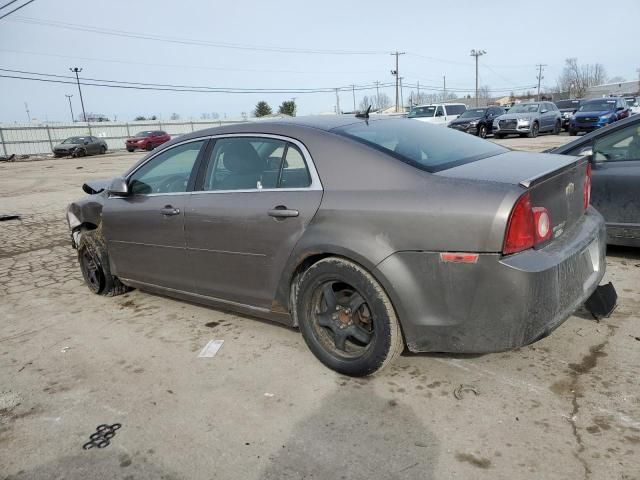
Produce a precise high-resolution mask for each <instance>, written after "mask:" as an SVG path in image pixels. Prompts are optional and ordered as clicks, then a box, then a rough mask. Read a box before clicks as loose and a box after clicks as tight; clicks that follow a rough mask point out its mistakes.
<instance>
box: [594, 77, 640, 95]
mask: <svg viewBox="0 0 640 480" xmlns="http://www.w3.org/2000/svg"><path fill="white" fill-rule="evenodd" d="M638 93H640V82H638V81H637V80H634V81H631V82H618V83H604V84H602V85H595V86H593V87H589V88H588V89H587V93H586V95H585V97H608V96H609V95H623V96H624V95H637V94H638Z"/></svg>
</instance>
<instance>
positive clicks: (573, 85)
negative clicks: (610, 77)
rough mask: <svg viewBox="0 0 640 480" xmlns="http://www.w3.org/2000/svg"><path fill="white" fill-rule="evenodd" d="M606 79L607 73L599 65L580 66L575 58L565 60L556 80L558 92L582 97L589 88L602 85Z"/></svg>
mask: <svg viewBox="0 0 640 480" xmlns="http://www.w3.org/2000/svg"><path fill="white" fill-rule="evenodd" d="M606 78H607V72H606V71H605V69H604V66H603V65H602V64H601V63H594V64H585V65H580V64H579V63H578V59H577V58H567V59H566V60H565V65H564V69H563V70H562V74H561V75H560V77H559V78H558V80H557V83H558V90H560V91H562V92H570V93H571V95H572V96H575V97H583V96H584V95H585V94H586V93H587V89H588V88H589V87H592V86H594V85H600V84H602V83H604V82H605V81H606Z"/></svg>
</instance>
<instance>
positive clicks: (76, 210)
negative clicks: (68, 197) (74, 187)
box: [67, 180, 110, 249]
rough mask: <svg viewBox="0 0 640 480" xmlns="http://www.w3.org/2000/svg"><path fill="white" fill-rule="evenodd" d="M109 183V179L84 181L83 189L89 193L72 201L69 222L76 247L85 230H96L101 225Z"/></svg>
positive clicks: (72, 240)
mask: <svg viewBox="0 0 640 480" xmlns="http://www.w3.org/2000/svg"><path fill="white" fill-rule="evenodd" d="M109 183H110V181H109V180H93V181H89V182H86V183H84V184H83V185H82V190H83V191H84V192H85V193H87V194H88V195H87V196H85V197H83V198H81V199H80V200H77V201H75V202H73V203H71V204H70V205H69V207H68V208H67V223H68V224H69V230H70V232H71V245H72V246H73V248H74V249H77V248H78V245H79V244H80V237H81V235H82V232H83V231H84V230H95V229H96V228H98V225H100V223H101V221H102V207H103V205H104V201H105V200H106V198H107V187H108V186H109Z"/></svg>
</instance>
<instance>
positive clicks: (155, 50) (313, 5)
mask: <svg viewBox="0 0 640 480" xmlns="http://www.w3.org/2000/svg"><path fill="white" fill-rule="evenodd" d="M8 1H9V0H0V5H2V4H5V3H6V2H8ZM24 1H26V0H19V1H18V2H16V3H14V4H13V5H11V6H10V7H7V8H5V9H2V10H0V14H3V13H6V12H7V11H9V10H10V9H11V8H13V7H15V6H17V5H19V4H20V3H22V2H24ZM638 18H640V2H639V1H638V0H610V1H608V2H603V1H600V0H584V1H581V2H579V3H576V2H558V1H538V2H534V3H528V4H526V6H525V4H518V6H516V2H513V1H491V2H477V1H448V2H441V1H437V2H436V1H433V2H427V1H424V0H421V1H395V2H389V1H378V0H368V1H344V0H343V1H339V2H338V1H333V0H325V1H322V2H304V1H299V0H297V1H277V0H271V1H268V2H266V1H257V0H255V1H251V2H249V1H242V0H236V1H233V2H204V1H202V0H199V1H196V0H181V1H180V2H162V1H158V0H154V1H150V0H135V1H131V0H129V1H122V0H110V1H102V2H99V1H96V0H64V1H61V0H57V1H56V0H36V1H34V2H33V3H31V4H29V5H28V6H26V7H24V8H23V9H21V10H20V11H18V12H16V13H14V14H12V15H10V16H8V17H7V18H5V19H2V20H0V68H3V69H9V70H23V71H28V72H37V73H47V74H56V75H69V74H70V72H69V70H68V68H69V67H72V66H78V67H82V68H83V72H82V74H81V76H85V77H89V78H95V79H101V80H118V81H128V82H143V83H163V84H179V85H197V86H210V87H242V88H283V89H302V88H327V87H328V88H334V87H343V86H349V85H351V84H356V85H371V84H372V83H373V82H375V81H380V82H383V83H389V82H392V81H393V77H392V76H391V74H390V70H391V68H392V67H393V63H394V58H393V57H392V56H391V55H389V53H388V52H391V51H395V50H400V51H405V52H407V54H406V55H403V56H401V57H400V74H401V76H403V77H404V82H405V83H407V84H415V83H416V82H418V81H419V82H420V84H421V85H423V88H426V87H428V86H432V87H440V86H441V85H442V77H443V75H446V78H447V90H451V91H454V92H457V93H458V94H463V93H464V94H466V93H468V92H470V91H471V89H473V88H474V81H475V79H474V62H473V58H472V57H471V56H470V55H469V52H470V49H472V48H475V49H484V50H486V51H487V54H486V55H484V56H483V57H481V58H480V65H481V67H480V83H481V85H489V86H490V87H491V88H492V90H493V92H492V93H494V94H496V95H501V94H504V95H508V94H509V90H511V89H514V88H520V87H527V86H533V85H535V84H536V82H537V80H536V75H537V70H536V66H535V65H536V64H538V63H544V64H547V65H548V66H547V67H545V71H544V80H543V85H546V86H548V87H552V86H554V85H555V79H556V77H557V76H558V74H559V73H560V72H561V70H562V66H563V63H564V59H565V58H567V57H577V58H578V59H579V61H580V62H581V63H596V62H599V63H602V64H604V66H605V68H606V71H607V74H608V76H609V77H613V76H622V77H624V78H626V79H628V80H634V79H637V78H638V73H637V71H636V70H637V68H639V67H640V58H639V55H638V39H637V21H638ZM32 19H38V20H39V21H42V22H44V23H45V24H42V23H35V22H34V21H33V20H32ZM624 19H628V23H627V24H624ZM60 22H63V23H65V24H72V25H71V26H77V25H84V26H86V27H89V28H90V29H92V28H94V27H95V28H97V29H107V30H109V31H113V30H119V31H121V32H124V35H127V36H115V35H107V34H103V33H97V32H96V31H79V30H76V29H68V28H60V26H59V25H61V23H60ZM52 24H54V25H58V26H53V25H52ZM73 28H76V27H73ZM131 34H141V35H147V36H158V35H159V36H163V37H172V38H174V39H176V40H177V41H178V42H183V43H176V42H165V41H157V40H148V39H141V38H131V36H130V35H131ZM185 40H188V41H193V40H195V41H200V42H208V43H209V45H193V44H189V42H186V43H185V42H184V41H185ZM192 43H194V42H192ZM195 43H197V42H195ZM212 43H213V44H218V46H215V45H211V44H212ZM221 43H224V44H234V45H235V46H241V47H242V48H222V47H221V46H219V45H220V44H221ZM245 47H246V48H245ZM253 47H256V48H255V49H254V48H253ZM259 48H262V50H261V49H259ZM291 49H293V50H296V49H297V50H303V52H295V51H294V52H293V53H292V52H291V51H289V50H291ZM265 50H266V51H265ZM283 50H284V51H283ZM305 50H309V51H305ZM318 50H324V51H326V50H330V51H332V53H313V52H312V51H318ZM337 51H340V52H342V53H340V54H339V53H337ZM352 52H360V53H356V54H354V53H352ZM0 74H5V75H16V74H14V73H7V72H0ZM384 91H385V92H386V93H387V94H388V95H389V96H390V97H391V98H393V95H394V94H393V90H392V88H385V89H384ZM372 93H373V94H375V90H371V91H357V92H356V101H357V103H359V102H360V100H361V97H362V96H363V95H367V94H368V95H371V94H372ZM65 94H73V95H74V96H73V98H72V101H73V104H74V111H75V112H76V113H78V112H80V102H79V98H78V92H77V88H76V87H75V86H74V85H65V84H55V83H43V82H34V81H27V80H20V79H9V78H0V121H11V122H13V121H18V122H24V121H26V119H27V117H26V112H25V107H24V102H28V105H29V109H30V111H31V117H32V118H33V117H35V118H37V119H39V120H49V121H54V120H61V121H66V120H68V119H69V105H68V102H67V99H66V98H65ZM404 95H405V98H406V97H407V96H408V95H409V89H408V88H407V89H405V90H404ZM83 96H84V102H85V108H86V110H87V112H96V113H103V114H105V115H107V116H109V117H110V118H111V119H113V118H114V116H117V118H118V120H131V119H133V117H134V116H136V115H153V114H155V115H158V116H160V117H161V118H169V116H170V115H171V114H172V112H176V113H178V114H179V115H180V116H181V117H182V118H183V119H186V118H190V117H193V118H194V119H197V118H199V117H200V116H201V114H202V113H205V112H206V113H212V112H217V113H218V114H219V115H220V117H221V118H224V116H225V115H226V117H227V118H236V117H239V116H240V114H241V112H251V111H252V110H253V108H254V106H255V104H256V102H258V101H259V100H266V101H268V102H269V103H270V104H271V105H272V106H273V107H274V109H275V107H277V105H279V104H280V102H282V101H283V100H288V99H290V98H291V97H296V99H297V100H296V102H297V103H298V111H299V114H310V113H321V112H328V111H332V110H333V109H334V106H335V103H336V99H335V94H332V93H313V94H310V93H306V94H302V93H277V94H274V93H269V94H255V93H251V94H229V93H182V92H158V91H144V90H124V89H115V88H103V87H96V86H93V87H90V86H86V87H84V88H83ZM340 102H341V106H342V108H343V109H351V108H352V107H353V99H352V94H351V92H342V93H340Z"/></svg>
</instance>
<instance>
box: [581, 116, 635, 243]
mask: <svg viewBox="0 0 640 480" xmlns="http://www.w3.org/2000/svg"><path fill="white" fill-rule="evenodd" d="M592 148H593V160H594V163H593V167H592V187H591V204H592V205H593V206H594V207H595V208H596V209H597V210H598V211H599V212H600V213H601V214H602V215H603V216H604V218H605V220H606V222H607V230H608V232H609V235H610V236H613V237H615V236H622V237H627V238H636V239H640V125H638V123H637V122H636V123H634V124H631V125H628V126H626V127H624V128H621V129H619V130H616V131H613V132H611V133H609V134H608V135H603V136H601V137H598V138H596V139H594V141H593V147H592Z"/></svg>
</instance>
